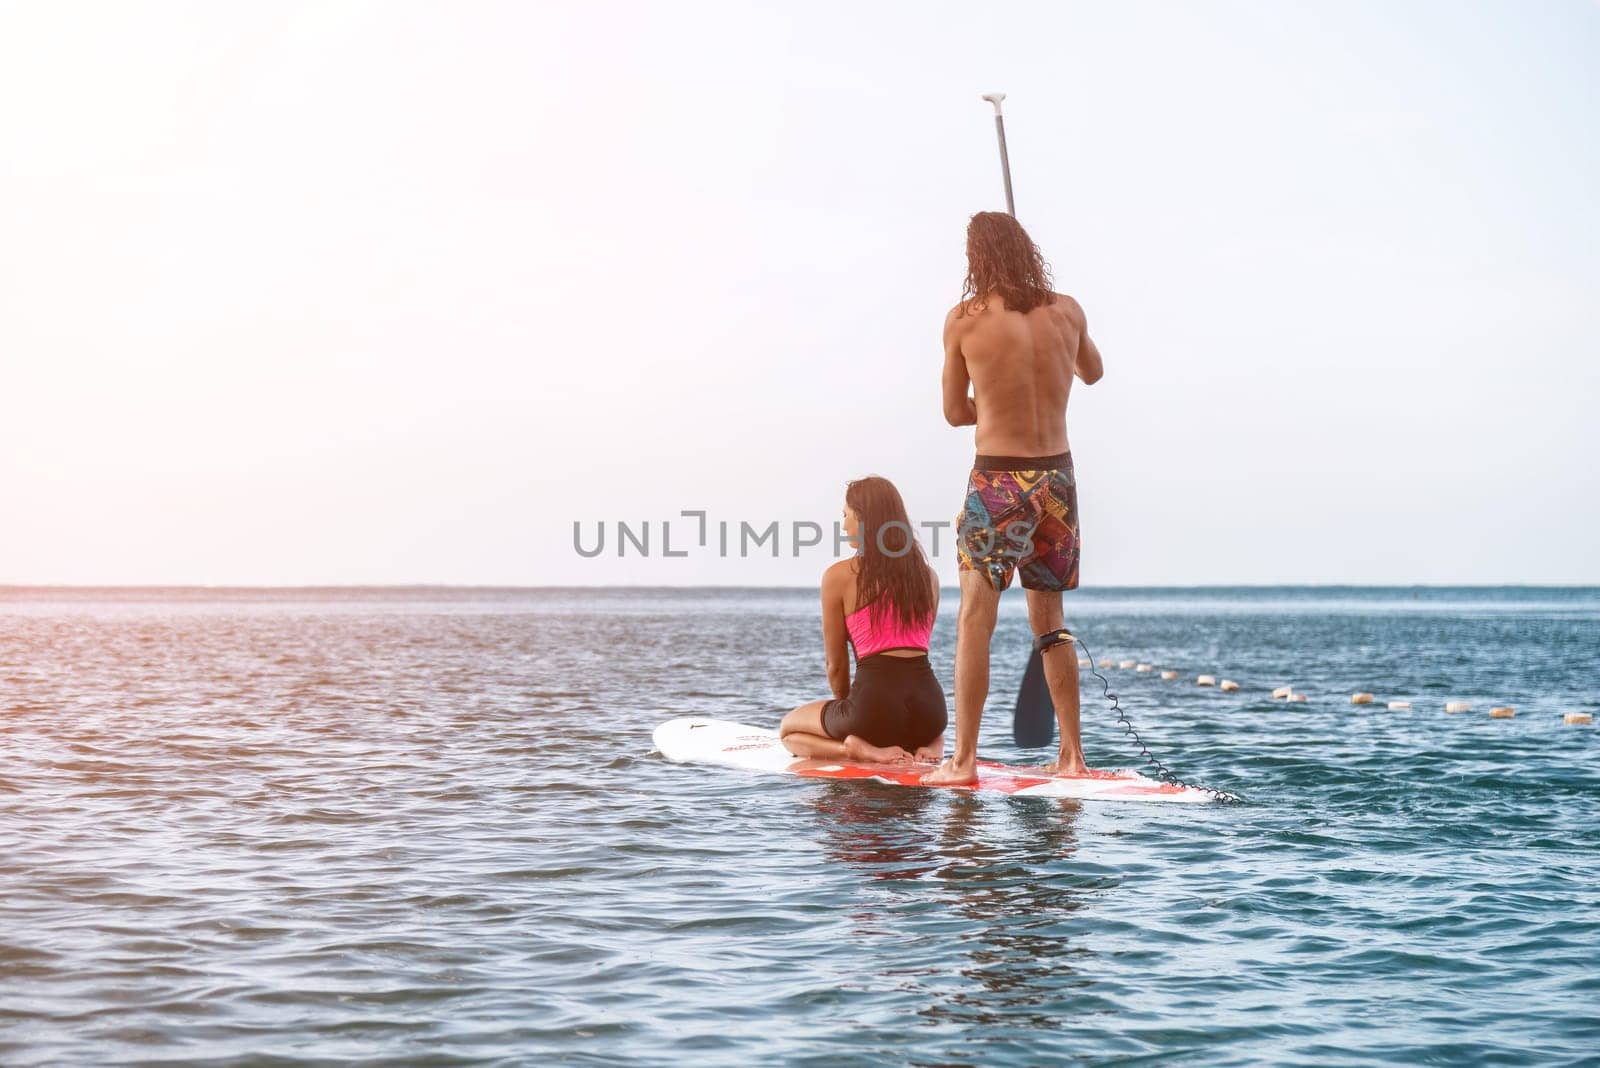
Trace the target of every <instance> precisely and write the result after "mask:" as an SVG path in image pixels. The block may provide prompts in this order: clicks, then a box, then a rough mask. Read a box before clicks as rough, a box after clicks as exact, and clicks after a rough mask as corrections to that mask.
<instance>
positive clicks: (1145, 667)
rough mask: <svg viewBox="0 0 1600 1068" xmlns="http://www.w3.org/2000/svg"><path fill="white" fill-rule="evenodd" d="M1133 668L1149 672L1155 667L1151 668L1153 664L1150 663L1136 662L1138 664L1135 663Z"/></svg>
mask: <svg viewBox="0 0 1600 1068" xmlns="http://www.w3.org/2000/svg"><path fill="white" fill-rule="evenodd" d="M1133 670H1135V671H1139V672H1145V673H1148V672H1150V671H1152V670H1153V669H1152V668H1151V666H1150V665H1149V664H1136V665H1134V668H1133Z"/></svg>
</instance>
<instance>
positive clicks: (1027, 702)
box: [1011, 649, 1056, 749]
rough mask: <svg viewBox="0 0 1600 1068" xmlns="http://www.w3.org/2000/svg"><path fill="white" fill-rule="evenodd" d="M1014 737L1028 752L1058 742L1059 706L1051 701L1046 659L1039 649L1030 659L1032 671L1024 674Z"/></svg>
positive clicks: (1012, 726)
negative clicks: (1045, 677)
mask: <svg viewBox="0 0 1600 1068" xmlns="http://www.w3.org/2000/svg"><path fill="white" fill-rule="evenodd" d="M1011 734H1012V737H1013V738H1015V739H1016V742H1017V744H1018V745H1020V746H1022V747H1023V748H1024V749H1038V748H1040V747H1042V746H1046V745H1049V744H1050V743H1051V742H1052V741H1054V740H1055V736H1056V706H1055V705H1054V704H1053V703H1052V702H1051V700H1050V687H1049V686H1048V685H1047V684H1046V683H1045V681H1044V658H1043V657H1041V656H1040V655H1039V651H1038V650H1037V649H1035V650H1034V651H1033V654H1032V655H1031V656H1029V657H1028V668H1027V670H1026V671H1024V672H1023V673H1022V687H1021V688H1020V689H1018V690H1017V711H1016V716H1015V718H1014V719H1012V721H1011Z"/></svg>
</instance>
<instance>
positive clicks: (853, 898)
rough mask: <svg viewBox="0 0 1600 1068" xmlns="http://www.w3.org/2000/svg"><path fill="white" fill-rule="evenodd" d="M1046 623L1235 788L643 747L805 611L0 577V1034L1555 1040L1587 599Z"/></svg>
mask: <svg viewBox="0 0 1600 1068" xmlns="http://www.w3.org/2000/svg"><path fill="white" fill-rule="evenodd" d="M955 601H956V597H955V594H954V591H947V593H946V597H945V604H944V606H943V610H942V611H941V618H940V622H939V625H938V627H937V628H936V629H935V632H934V644H933V649H932V657H933V662H934V666H935V670H936V671H937V672H938V674H939V676H940V678H941V679H942V680H943V681H944V682H945V684H946V686H947V687H948V685H949V683H950V676H951V665H952V655H953V649H954V639H955V629H954V619H953V615H954V607H955ZM1067 603H1068V622H1069V624H1070V625H1071V626H1072V627H1073V628H1074V629H1075V630H1076V631H1077V632H1078V633H1079V634H1080V635H1081V636H1082V637H1083V638H1084V640H1085V641H1086V642H1087V643H1088V645H1089V647H1090V649H1092V651H1093V653H1094V655H1095V657H1096V658H1097V659H1098V658H1110V659H1115V660H1118V661H1120V660H1122V659H1136V660H1139V661H1142V662H1148V663H1150V664H1151V665H1152V666H1153V667H1154V668H1155V671H1153V672H1150V673H1137V672H1134V671H1129V670H1121V669H1108V670H1106V671H1105V672H1104V674H1105V675H1106V676H1107V678H1108V680H1109V684H1110V686H1111V688H1112V690H1113V691H1114V692H1115V693H1116V694H1117V695H1118V697H1119V699H1120V702H1121V704H1122V706H1123V707H1124V708H1125V709H1126V710H1127V711H1128V713H1129V715H1130V716H1131V718H1132V721H1133V723H1134V724H1135V726H1136V727H1137V728H1138V730H1139V732H1140V734H1141V735H1142V737H1143V738H1144V740H1145V741H1146V742H1147V743H1148V744H1149V746H1150V747H1151V749H1152V750H1153V751H1154V752H1155V754H1156V755H1157V756H1159V757H1161V758H1162V759H1163V760H1164V761H1165V762H1166V763H1167V764H1168V765H1169V766H1170V767H1171V768H1172V769H1173V771H1175V772H1176V773H1178V774H1180V775H1182V776H1184V777H1185V778H1189V779H1195V780H1199V781H1201V782H1204V783H1207V784H1209V785H1212V786H1216V787H1220V788H1224V789H1227V790H1231V791H1235V792H1237V793H1239V794H1240V795H1242V796H1243V797H1244V798H1245V803H1243V804H1240V805H1204V806H1170V805H1138V804H1130V803H1115V804H1113V803H1094V802H1063V801H1051V800H1045V799H1024V798H1007V797H1002V796H977V795H972V794H964V793H961V792H955V791H933V790H919V789H903V788H894V787H889V786H885V785H881V784H875V783H870V782H868V783H863V782H817V781H814V780H801V779H791V778H786V777H770V776H768V777H763V776H757V775H754V774H750V773H745V772H739V771H731V770H726V769H717V768H708V767H691V766H685V765H676V764H671V763H668V762H666V761H664V760H663V759H661V758H660V757H659V756H657V755H654V754H652V753H651V751H650V732H651V729H652V728H653V727H654V726H655V725H657V724H658V723H660V722H661V721H663V720H666V719H668V718H671V717H673V716H679V715H685V714H695V715H705V716H713V717H719V718H724V719H732V720H740V721H743V722H746V723H753V724H761V725H765V726H775V725H776V724H777V721H778V719H779V717H780V716H781V715H782V713H783V712H784V711H786V710H787V709H788V708H790V707H791V706H793V705H796V704H799V703H801V702H804V701H808V700H812V699H814V698H817V697H822V696H826V692H825V691H826V686H825V681H824V674H823V667H822V650H821V645H820V633H819V627H818V621H817V607H816V597H815V593H814V591H805V590H792V591H789V590H707V589H685V590H604V591H586V590H532V591H527V590H448V589H392V590H354V591H352V590H298V591H266V590H217V591H181V590H172V591H165V590H138V591H128V590H122V591H118V590H74V591H59V590H57V591H37V590H10V591H0V1063H3V1064H6V1065H12V1066H22V1065H57V1064H119V1065H121V1064H145V1063H149V1064H241V1065H242V1064H271V1065H299V1064H307V1065H309V1064H325V1063H338V1064H347V1065H349V1064H373V1065H378V1064H383V1065H400V1064H416V1065H422V1064H441V1065H446V1064H448V1065H467V1064H472V1065H476V1064H505V1065H511V1064H525V1063H542V1062H544V1061H551V1062H554V1063H563V1064H579V1065H582V1064H593V1065H610V1064H621V1063H633V1064H662V1065H668V1064H671V1065H681V1064H694V1065H702V1064H704V1065H747V1064H755V1063H769V1064H815V1065H837V1064H883V1063H894V1064H925V1065H935V1064H938V1065H957V1064H972V1065H1032V1064H1048V1063H1061V1062H1067V1061H1074V1062H1076V1061H1084V1062H1097V1063H1098V1062H1112V1063H1115V1062H1131V1061H1159V1060H1167V1059H1170V1060H1174V1061H1185V1062H1194V1063H1202V1064H1208V1065H1226V1064H1272V1065H1277V1064H1315V1065H1324V1064H1341V1063H1350V1064H1370V1063H1378V1062H1386V1063H1433V1064H1442V1063H1498V1064H1518V1063H1528V1064H1534V1063H1538V1064H1559V1063H1580V1062H1589V1063H1594V1061H1595V1059H1596V1057H1597V1055H1600V1007H1597V1006H1600V963H1597V961H1600V915H1597V912H1596V907H1597V905H1600V810H1597V802H1600V773H1597V771H1596V769H1595V754H1596V751H1597V743H1596V735H1595V731H1594V729H1593V728H1592V727H1583V726H1569V725H1567V724H1565V723H1564V722H1563V718H1562V713H1563V712H1566V711H1592V710H1596V706H1597V705H1600V591H1596V590H1594V589H1417V590H1410V589H1404V590H1393V589H1384V590H1373V589H1354V588H1350V589H1326V588H1319V589H1160V590H1153V589H1141V590H1093V591H1088V590H1085V591H1078V592H1076V593H1074V594H1071V595H1069V597H1068V602H1067ZM1027 642H1028V636H1027V627H1026V620H1025V617H1024V615H1023V613H1022V603H1021V597H1020V595H1019V594H1012V595H1008V596H1007V598H1006V600H1005V602H1004V605H1003V608H1002V613H1001V620H1000V624H999V627H998V631H997V633H996V636H995V642H994V659H993V687H992V693H991V698H990V704H989V708H988V711H987V714H986V717H985V720H984V729H983V733H982V735H981V750H982V753H983V754H984V755H985V756H987V757H991V758H996V759H1000V760H1004V761H1007V762H1013V763H1019V762H1021V763H1025V762H1040V761H1042V760H1044V759H1046V758H1047V757H1048V756H1049V755H1050V754H1049V753H1048V752H1047V751H1039V750H1034V751H1023V750H1019V749H1017V748H1016V747H1015V746H1013V745H1012V743H1011V738H1010V720H1011V708H1010V702H1011V698H1012V696H1013V695H1014V693H1015V691H1016V687H1017V684H1018V681H1019V679H1020V676H1021V672H1022V669H1023V665H1024V662H1025V658H1026V651H1027ZM1163 668H1168V669H1173V670H1176V671H1177V672H1178V673H1179V678H1178V679H1177V680H1175V681H1164V680H1162V679H1161V678H1160V676H1159V674H1158V673H1159V671H1160V670H1161V669H1163ZM1201 673H1205V674H1212V675H1215V676H1217V677H1218V678H1219V679H1221V678H1228V679H1233V680H1235V681H1237V682H1239V684H1240V689H1239V691H1238V692H1237V693H1222V692H1219V691H1218V690H1216V689H1206V688H1201V687H1198V686H1197V685H1195V679H1196V677H1197V676H1198V675H1199V674H1201ZM1281 685H1292V686H1293V687H1294V688H1295V689H1296V690H1297V691H1299V692H1303V693H1306V694H1307V695H1308V696H1309V698H1310V700H1309V701H1308V702H1306V703H1304V704H1293V705H1291V704H1287V703H1285V702H1282V701H1274V700H1272V699H1271V697H1270V692H1271V690H1272V689H1273V688H1274V687H1277V686H1281ZM1357 691H1366V692H1371V693H1373V694H1375V695H1376V696H1377V698H1378V700H1377V703H1375V704H1373V705H1366V706H1354V705H1352V704H1351V703H1350V700H1349V698H1350V694H1352V693H1354V692H1357ZM1394 699H1398V700H1409V701H1411V702H1412V708H1411V710H1409V711H1389V710H1388V709H1387V708H1386V707H1385V702H1387V701H1388V700H1394ZM1083 701H1084V705H1083V708H1084V712H1083V721H1084V728H1083V730H1084V745H1085V750H1086V752H1087V754H1088V757H1089V760H1090V762H1091V763H1092V764H1094V765H1096V766H1101V767H1121V766H1130V765H1136V764H1137V763H1138V760H1139V758H1138V756H1137V754H1136V752H1135V750H1134V749H1133V747H1132V744H1131V741H1130V740H1129V739H1127V738H1126V737H1125V736H1124V735H1123V733H1122V731H1121V729H1120V728H1119V727H1118V726H1117V724H1116V722H1115V720H1114V718H1113V717H1112V716H1111V714H1110V713H1109V711H1108V709H1107V704H1106V702H1105V700H1104V699H1103V698H1102V696H1101V684H1100V683H1099V682H1098V681H1097V680H1095V679H1093V678H1092V677H1089V676H1087V674H1086V677H1085V679H1084V684H1083ZM1447 701H1470V702H1471V703H1472V711H1471V712H1470V713H1464V714H1457V715H1451V714H1446V713H1445V711H1444V706H1445V703H1446V702H1447ZM1493 705H1510V706H1514V707H1515V709H1516V715H1515V718H1513V719H1491V718H1489V716H1488V715H1487V711H1488V709H1489V708H1490V707H1491V706H1493Z"/></svg>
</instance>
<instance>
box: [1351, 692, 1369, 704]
mask: <svg viewBox="0 0 1600 1068" xmlns="http://www.w3.org/2000/svg"><path fill="white" fill-rule="evenodd" d="M1372 701H1373V697H1372V695H1371V694H1370V693H1353V694H1351V695H1350V703H1351V704H1353V705H1370V704H1371V703H1372Z"/></svg>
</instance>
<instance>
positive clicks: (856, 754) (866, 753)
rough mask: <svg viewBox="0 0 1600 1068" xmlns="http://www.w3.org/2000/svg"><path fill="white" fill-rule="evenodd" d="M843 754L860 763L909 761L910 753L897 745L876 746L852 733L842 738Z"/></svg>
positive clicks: (905, 762) (901, 762)
mask: <svg viewBox="0 0 1600 1068" xmlns="http://www.w3.org/2000/svg"><path fill="white" fill-rule="evenodd" d="M844 755H845V756H847V757H849V758H850V759H851V760H854V761H858V762H859V763H862V764H909V763H911V754H910V753H908V752H906V751H905V750H904V749H901V748H900V747H899V746H898V745H887V746H876V745H873V744H871V743H870V742H868V741H866V740H865V739H863V738H861V737H859V736H858V735H854V734H852V735H851V736H850V737H848V738H846V739H845V740H844Z"/></svg>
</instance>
